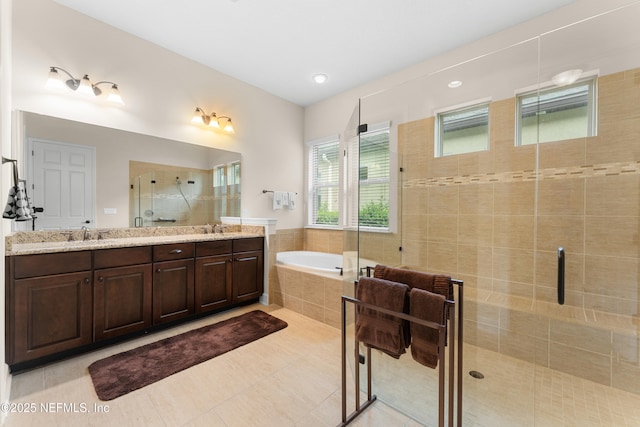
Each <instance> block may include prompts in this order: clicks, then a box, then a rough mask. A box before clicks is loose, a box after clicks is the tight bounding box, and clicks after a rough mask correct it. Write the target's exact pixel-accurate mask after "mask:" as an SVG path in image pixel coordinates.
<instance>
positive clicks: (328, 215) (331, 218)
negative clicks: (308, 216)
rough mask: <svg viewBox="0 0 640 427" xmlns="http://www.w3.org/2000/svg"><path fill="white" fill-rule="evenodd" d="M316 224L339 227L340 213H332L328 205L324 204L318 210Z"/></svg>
mask: <svg viewBox="0 0 640 427" xmlns="http://www.w3.org/2000/svg"><path fill="white" fill-rule="evenodd" d="M316 224H325V225H338V212H337V211H330V210H329V206H328V204H327V203H322V204H321V205H320V208H319V209H318V218H317V219H316Z"/></svg>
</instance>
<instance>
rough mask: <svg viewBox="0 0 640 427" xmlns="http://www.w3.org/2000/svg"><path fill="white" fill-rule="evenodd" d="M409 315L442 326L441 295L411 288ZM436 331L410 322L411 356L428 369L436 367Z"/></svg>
mask: <svg viewBox="0 0 640 427" xmlns="http://www.w3.org/2000/svg"><path fill="white" fill-rule="evenodd" d="M409 299H410V303H409V304H410V307H409V314H411V315H412V316H414V317H417V318H419V319H423V320H428V321H430V322H435V323H438V324H440V325H442V324H444V312H445V308H444V305H445V302H444V301H445V298H444V296H443V295H439V294H435V293H433V292H429V291H424V290H422V289H417V288H413V289H411V293H410V297H409ZM438 354H439V342H438V330H437V329H433V328H430V327H428V326H422V325H419V324H417V323H414V322H411V356H412V357H413V360H415V361H416V362H418V363H421V364H423V365H425V366H428V367H430V368H435V367H437V366H438Z"/></svg>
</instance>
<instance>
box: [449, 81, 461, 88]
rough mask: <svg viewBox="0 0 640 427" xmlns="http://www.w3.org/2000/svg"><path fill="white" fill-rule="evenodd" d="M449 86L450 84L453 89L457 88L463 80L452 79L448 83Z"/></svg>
mask: <svg viewBox="0 0 640 427" xmlns="http://www.w3.org/2000/svg"><path fill="white" fill-rule="evenodd" d="M447 86H449V87H450V88H451V89H455V88H457V87H460V86H462V82H461V81H460V80H453V81H450V82H449V84H447Z"/></svg>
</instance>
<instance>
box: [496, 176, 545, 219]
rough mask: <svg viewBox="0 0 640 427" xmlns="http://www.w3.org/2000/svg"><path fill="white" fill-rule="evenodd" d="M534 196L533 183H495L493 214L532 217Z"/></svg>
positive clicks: (534, 186)
mask: <svg viewBox="0 0 640 427" xmlns="http://www.w3.org/2000/svg"><path fill="white" fill-rule="evenodd" d="M535 196H536V185H535V182H511V183H504V182H501V183H496V184H494V199H493V209H494V214H496V215H533V214H534V213H535Z"/></svg>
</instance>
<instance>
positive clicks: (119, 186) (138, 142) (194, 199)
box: [14, 112, 241, 231]
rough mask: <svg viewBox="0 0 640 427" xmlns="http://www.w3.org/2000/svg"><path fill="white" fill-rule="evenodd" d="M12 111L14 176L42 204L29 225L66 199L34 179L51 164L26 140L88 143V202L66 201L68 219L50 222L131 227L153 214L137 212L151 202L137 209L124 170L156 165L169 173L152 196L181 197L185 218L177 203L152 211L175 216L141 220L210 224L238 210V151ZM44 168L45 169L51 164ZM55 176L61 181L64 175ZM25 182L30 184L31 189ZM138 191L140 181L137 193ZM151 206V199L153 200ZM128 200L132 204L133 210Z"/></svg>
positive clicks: (69, 225) (23, 226)
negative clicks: (17, 169)
mask: <svg viewBox="0 0 640 427" xmlns="http://www.w3.org/2000/svg"><path fill="white" fill-rule="evenodd" d="M16 116H17V120H16V121H17V122H19V123H20V122H21V126H20V130H19V132H16V134H18V135H20V136H19V140H20V141H21V144H20V147H18V149H17V150H18V153H23V154H22V157H21V159H24V160H23V161H21V163H22V164H21V177H25V178H26V179H27V181H28V188H29V190H30V194H29V195H30V197H32V198H33V199H34V200H38V203H40V204H39V205H37V206H39V207H40V206H41V207H43V208H44V212H40V213H38V219H37V220H36V222H35V224H33V225H35V227H34V228H33V229H35V230H42V229H43V227H44V224H46V223H47V221H45V219H50V218H52V217H53V216H56V215H59V214H60V212H59V210H58V209H57V208H58V207H65V206H68V205H69V204H68V202H65V201H64V200H62V201H58V202H59V203H57V204H56V202H55V201H54V199H55V198H54V196H55V195H56V194H57V193H56V192H55V191H53V190H50V189H49V184H50V183H51V182H53V181H54V180H52V179H48V178H43V179H41V181H42V182H41V183H40V184H38V181H37V179H38V177H41V176H44V175H46V174H45V173H43V171H44V170H45V169H46V168H54V169H53V170H55V167H54V165H51V164H49V163H51V162H50V161H49V160H51V159H48V160H47V165H46V166H45V165H43V164H42V161H40V160H38V159H35V160H34V156H32V155H31V153H30V152H29V151H28V150H27V147H29V146H30V145H33V144H34V143H37V144H44V146H45V147H46V146H48V145H50V144H54V145H55V144H57V145H64V146H68V147H72V148H73V147H87V148H88V149H91V150H93V151H95V161H94V163H95V164H94V167H93V168H92V169H93V170H92V171H91V173H90V175H92V176H91V177H88V178H87V181H86V182H88V183H89V184H87V186H89V187H91V188H92V189H93V193H94V196H92V197H93V200H92V201H91V202H90V203H88V204H87V205H88V206H89V207H90V209H89V208H85V207H83V206H84V205H83V206H76V205H74V206H73V209H71V211H70V212H68V213H67V214H68V218H69V219H65V220H64V221H62V222H61V223H60V224H59V225H56V226H55V227H54V228H55V229H74V228H80V227H81V226H83V225H86V226H87V227H89V228H117V227H131V226H134V222H133V221H134V220H133V218H134V217H135V216H138V217H142V218H143V219H148V220H153V219H157V217H146V216H145V215H144V213H145V211H146V210H147V209H151V210H153V208H150V207H144V208H143V209H142V212H140V209H139V208H140V206H141V205H142V203H140V205H139V206H134V204H133V202H132V201H133V193H134V190H132V189H131V185H132V184H133V183H132V182H131V178H133V177H134V176H136V177H137V176H143V175H144V174H146V173H148V172H153V173H156V175H157V171H159V170H160V169H158V168H161V170H162V171H165V172H167V174H168V175H167V176H168V177H169V178H171V181H172V182H171V183H170V184H171V187H169V186H167V188H166V191H165V190H162V192H160V193H159V194H158V199H160V198H162V197H164V199H163V202H165V201H167V200H169V199H171V200H173V199H175V200H174V202H176V206H180V205H179V203H180V201H182V202H181V203H182V204H183V205H184V207H185V208H186V209H187V212H190V215H188V218H187V215H186V214H185V213H184V212H182V211H179V210H177V209H178V208H176V209H174V210H173V211H167V212H160V211H158V215H161V216H162V217H163V218H168V219H176V222H175V223H173V222H169V223H168V224H160V223H153V224H149V223H148V222H145V223H144V225H154V226H158V225H204V224H214V223H216V222H219V218H220V217H221V216H227V215H229V216H237V215H238V213H239V212H240V180H239V179H240V161H241V155H240V153H236V152H232V151H227V150H220V149H216V148H211V147H204V146H200V145H195V144H189V143H185V142H180V141H174V140H169V139H164V138H158V137H155V136H150V135H143V134H138V133H133V132H127V131H122V130H118V129H112V128H107V127H102V126H96V125H91V124H87V123H79V122H75V121H71V120H65V119H60V118H56V117H50V116H45V115H40V114H35V113H30V112H17V113H16ZM43 152H46V151H43ZM27 154H28V155H27ZM43 157H44V156H43ZM143 164H153V167H152V168H151V169H149V170H148V171H145V170H143V169H140V165H143ZM132 165H138V166H137V169H135V172H133V174H131V175H130V174H129V173H128V172H127V171H129V172H130V171H131V170H132V169H130V168H133V167H134V166H132ZM46 170H47V173H49V172H50V170H51V169H46ZM89 170H91V168H89ZM38 171H40V173H38ZM58 172H60V173H62V174H64V173H66V172H65V171H64V168H62V170H61V171H60V170H57V171H56V172H55V174H58ZM56 176H57V175H56ZM149 177H151V175H149ZM176 177H179V179H180V181H181V184H180V186H181V187H180V189H181V190H182V191H183V192H184V195H185V197H184V198H183V197H182V195H181V194H180V192H179V190H180V189H179V188H178V186H177V182H176ZM196 177H197V178H196ZM67 178H69V177H67ZM169 178H167V179H169ZM76 179H77V178H76ZM163 179H164V178H163ZM92 180H93V181H92ZM150 180H151V178H150V179H149V181H150ZM61 181H62V182H64V178H62V180H61ZM141 181H142V178H141ZM189 181H194V184H190V183H189ZM33 183H35V186H34V188H33V189H32V184H33ZM167 185H169V183H168V184H167ZM156 186H157V185H156ZM199 186H202V189H203V190H202V191H201V192H200V193H197V192H196V187H199ZM205 186H206V187H207V190H206V192H205V191H204V188H205ZM156 190H157V189H156ZM144 191H145V190H144V188H143V189H142V190H141V191H140V194H142V193H143V192H144ZM61 194H64V192H62V193H61ZM196 194H198V195H196ZM61 198H62V196H61ZM185 199H186V200H187V201H189V204H190V205H191V209H192V211H189V208H188V207H187V205H186V203H185ZM158 203H160V202H159V201H158ZM78 205H79V204H78ZM157 206H159V205H156V206H154V207H157ZM134 208H137V211H136V210H135V209H134ZM180 209H182V207H180ZM187 220H188V221H187ZM87 221H89V222H87ZM31 229H32V224H18V223H14V230H25V231H27V230H31Z"/></svg>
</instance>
